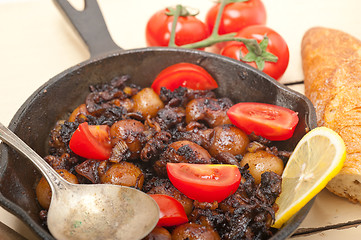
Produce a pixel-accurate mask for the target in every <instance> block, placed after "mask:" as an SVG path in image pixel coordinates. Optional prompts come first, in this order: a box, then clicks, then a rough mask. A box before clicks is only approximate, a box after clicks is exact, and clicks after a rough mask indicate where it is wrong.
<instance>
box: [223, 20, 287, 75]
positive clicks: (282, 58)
mask: <svg viewBox="0 0 361 240" xmlns="http://www.w3.org/2000/svg"><path fill="white" fill-rule="evenodd" d="M265 35H266V36H267V37H268V45H267V47H266V49H265V51H267V52H270V53H272V54H274V55H275V56H276V57H277V58H278V59H277V61H276V62H270V61H265V64H264V69H260V70H262V71H263V72H264V73H266V74H268V75H269V76H271V77H273V78H274V79H276V80H278V79H280V78H281V77H282V75H283V74H284V72H285V71H286V69H287V66H288V62H289V50H288V45H287V43H286V41H285V40H284V39H283V38H282V36H281V35H279V34H278V33H277V32H276V31H274V30H273V29H271V28H269V27H267V26H263V25H254V26H249V27H246V28H244V29H243V30H241V31H239V32H238V33H237V35H236V37H241V38H247V39H256V40H257V42H261V41H262V40H263V39H264V36H265ZM246 54H248V49H247V48H246V46H245V45H244V44H243V43H241V42H235V41H232V42H228V43H227V44H226V45H225V47H224V48H223V49H222V50H221V55H223V56H227V57H231V58H234V59H237V60H240V57H245V56H246ZM246 63H248V64H249V65H251V66H252V67H255V68H257V65H256V63H255V62H254V61H253V62H246Z"/></svg>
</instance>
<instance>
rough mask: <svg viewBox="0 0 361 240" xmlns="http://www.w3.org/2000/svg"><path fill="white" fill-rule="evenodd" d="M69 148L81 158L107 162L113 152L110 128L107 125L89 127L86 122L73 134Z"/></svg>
mask: <svg viewBox="0 0 361 240" xmlns="http://www.w3.org/2000/svg"><path fill="white" fill-rule="evenodd" d="M69 147H70V149H71V150H72V151H73V152H74V153H75V154H77V155H79V156H81V157H84V158H88V159H97V160H106V159H108V158H109V157H110V154H111V150H112V146H111V143H110V128H109V126H107V125H88V123H87V122H84V123H82V124H80V125H79V127H78V128H77V130H75V132H74V133H73V136H72V137H71V139H70V142H69Z"/></svg>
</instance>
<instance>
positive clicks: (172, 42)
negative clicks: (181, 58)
mask: <svg viewBox="0 0 361 240" xmlns="http://www.w3.org/2000/svg"><path fill="white" fill-rule="evenodd" d="M182 8H183V7H182V5H180V4H177V6H176V8H175V12H174V15H173V22H172V30H171V32H170V39H169V43H168V47H177V45H176V44H175V31H176V27H177V22H178V18H179V16H180V14H181V11H182Z"/></svg>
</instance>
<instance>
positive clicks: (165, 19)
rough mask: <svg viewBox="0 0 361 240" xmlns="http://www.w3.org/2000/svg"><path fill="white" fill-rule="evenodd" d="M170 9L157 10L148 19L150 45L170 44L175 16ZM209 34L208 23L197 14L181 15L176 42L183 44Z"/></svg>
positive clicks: (146, 34) (147, 29)
mask: <svg viewBox="0 0 361 240" xmlns="http://www.w3.org/2000/svg"><path fill="white" fill-rule="evenodd" d="M169 12H170V11H169V9H163V10H160V11H158V12H156V13H155V14H154V15H153V16H151V18H150V19H149V20H148V23H147V26H146V32H145V36H146V41H147V45H148V46H168V44H169V39H170V35H171V31H172V22H173V18H174V17H173V16H169V15H167V13H169ZM208 36H209V31H208V27H207V25H206V24H205V23H204V22H202V21H201V20H199V19H198V18H196V17H195V16H191V15H189V16H179V18H178V21H177V26H176V33H175V44H176V45H177V46H182V45H185V44H189V43H194V42H198V41H201V40H203V39H206V38H207V37H208Z"/></svg>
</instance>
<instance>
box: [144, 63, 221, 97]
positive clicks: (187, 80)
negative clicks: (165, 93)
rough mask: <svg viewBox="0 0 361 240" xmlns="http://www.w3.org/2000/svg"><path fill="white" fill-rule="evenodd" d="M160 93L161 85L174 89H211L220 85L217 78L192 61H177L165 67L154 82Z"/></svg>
mask: <svg viewBox="0 0 361 240" xmlns="http://www.w3.org/2000/svg"><path fill="white" fill-rule="evenodd" d="M151 87H152V88H153V90H154V91H155V92H156V93H157V94H159V93H160V89H161V87H165V88H167V89H169V90H171V91H174V90H175V89H177V88H178V87H186V88H190V89H194V90H211V89H215V88H217V87H218V84H217V82H216V80H214V78H213V77H212V76H211V75H210V74H209V73H208V72H207V71H206V70H205V69H204V68H202V67H200V66H198V65H195V64H192V63H183V62H182V63H177V64H174V65H171V66H169V67H167V68H165V69H163V70H162V71H161V72H160V73H159V74H158V76H157V77H156V78H155V80H154V81H153V83H152V86H151Z"/></svg>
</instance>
